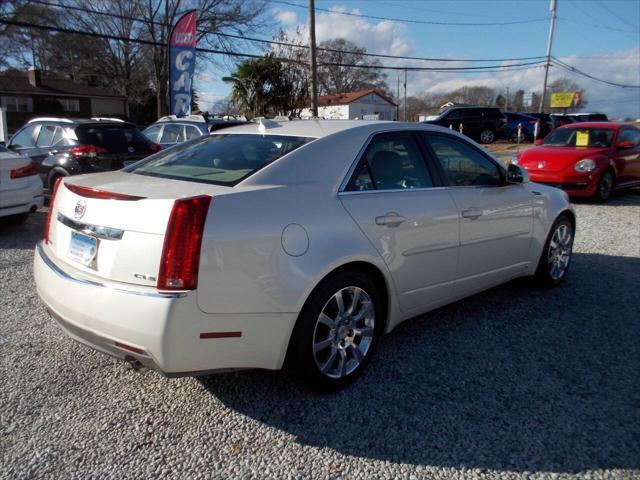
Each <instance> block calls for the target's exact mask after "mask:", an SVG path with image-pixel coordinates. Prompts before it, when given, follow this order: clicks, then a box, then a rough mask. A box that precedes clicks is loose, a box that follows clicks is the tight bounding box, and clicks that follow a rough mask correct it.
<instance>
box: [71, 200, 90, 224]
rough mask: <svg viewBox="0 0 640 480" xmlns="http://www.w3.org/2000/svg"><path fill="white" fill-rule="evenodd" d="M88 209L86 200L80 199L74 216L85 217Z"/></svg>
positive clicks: (77, 217) (77, 218)
mask: <svg viewBox="0 0 640 480" xmlns="http://www.w3.org/2000/svg"><path fill="white" fill-rule="evenodd" d="M86 211H87V202H85V201H84V200H78V203H76V208H75V209H74V210H73V216H74V217H76V220H79V219H81V218H82V217H84V214H85V212H86Z"/></svg>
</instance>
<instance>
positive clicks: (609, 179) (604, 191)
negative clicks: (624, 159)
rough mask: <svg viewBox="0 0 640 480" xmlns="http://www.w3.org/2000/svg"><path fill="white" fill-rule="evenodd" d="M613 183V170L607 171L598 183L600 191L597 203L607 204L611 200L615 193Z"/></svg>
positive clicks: (597, 194) (597, 195)
mask: <svg viewBox="0 0 640 480" xmlns="http://www.w3.org/2000/svg"><path fill="white" fill-rule="evenodd" d="M613 181H614V179H613V173H612V172H611V170H606V171H605V172H604V173H603V174H602V176H601V177H600V181H599V182H598V189H597V190H596V194H595V199H596V200H597V201H599V202H606V201H607V200H609V197H610V196H611V193H613Z"/></svg>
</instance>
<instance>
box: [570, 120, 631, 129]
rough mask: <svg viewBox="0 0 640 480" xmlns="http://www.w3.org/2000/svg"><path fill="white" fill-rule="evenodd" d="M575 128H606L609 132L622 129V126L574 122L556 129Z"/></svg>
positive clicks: (612, 123)
mask: <svg viewBox="0 0 640 480" xmlns="http://www.w3.org/2000/svg"><path fill="white" fill-rule="evenodd" d="M577 127H579V128H608V129H610V130H617V129H618V128H620V127H622V125H621V124H619V123H614V122H576V123H569V124H567V125H562V126H561V127H558V128H577Z"/></svg>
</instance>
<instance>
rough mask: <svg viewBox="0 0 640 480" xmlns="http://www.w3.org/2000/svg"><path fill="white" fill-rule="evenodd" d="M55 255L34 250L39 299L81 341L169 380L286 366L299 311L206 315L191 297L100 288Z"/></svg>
mask: <svg viewBox="0 0 640 480" xmlns="http://www.w3.org/2000/svg"><path fill="white" fill-rule="evenodd" d="M50 255H51V253H50V251H49V249H48V247H47V246H45V245H44V244H43V243H42V242H40V243H39V244H38V245H37V246H36V251H35V258H34V277H35V281H36V287H37V290H38V294H39V295H40V298H41V299H42V300H43V302H44V303H45V304H46V306H47V309H48V310H49V312H50V313H51V316H52V317H53V318H54V319H55V320H56V321H57V323H58V324H59V325H60V326H61V327H62V329H63V330H64V331H65V332H66V333H67V334H68V335H69V336H70V337H71V338H73V339H75V340H77V341H79V342H80V343H83V344H85V345H87V346H89V347H92V348H94V349H96V350H98V351H101V352H103V353H106V354H108V355H111V356H113V357H116V358H119V359H122V360H126V361H129V362H132V363H135V364H137V365H142V366H144V367H147V368H150V369H153V370H157V371H159V372H160V373H162V374H163V375H166V376H182V375H197V374H203V373H209V372H212V371H216V370H228V369H242V368H265V369H279V368H281V367H282V363H283V361H284V357H285V354H286V349H287V346H288V342H289V337H290V335H291V331H292V329H293V325H294V323H295V321H296V318H297V314H295V313H277V314H247V315H244V314H234V315H228V314H224V315H223V314H220V315H217V314H205V313H204V312H202V311H201V310H200V309H199V308H198V306H197V302H196V295H195V294H193V292H175V293H166V294H165V293H161V292H158V291H157V290H155V289H151V288H144V287H135V286H133V285H125V284H121V283H100V282H96V281H94V280H91V279H87V278H83V277H82V276H80V275H79V274H80V272H72V271H70V268H68V267H64V269H63V268H61V267H60V266H59V265H58V264H57V263H56V262H55V261H54V260H53V259H52V258H51V256H50Z"/></svg>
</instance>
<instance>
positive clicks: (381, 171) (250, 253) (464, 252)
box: [34, 120, 575, 391]
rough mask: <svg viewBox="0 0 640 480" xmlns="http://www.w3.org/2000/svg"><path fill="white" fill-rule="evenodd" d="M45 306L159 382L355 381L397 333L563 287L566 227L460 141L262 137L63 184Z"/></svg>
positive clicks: (190, 149)
mask: <svg viewBox="0 0 640 480" xmlns="http://www.w3.org/2000/svg"><path fill="white" fill-rule="evenodd" d="M51 205H52V206H51V209H50V220H49V222H48V224H47V229H46V237H45V240H44V241H43V242H41V243H40V244H38V246H37V249H36V256H35V266H34V271H35V279H36V284H37V287H38V292H39V294H40V296H41V298H42V299H43V301H44V302H45V303H46V304H47V306H48V309H49V311H50V312H51V314H52V316H53V317H54V318H55V319H56V321H57V322H58V323H59V324H60V325H61V326H62V328H63V329H64V330H65V331H66V332H67V333H68V334H69V335H70V336H71V337H72V338H74V339H76V340H78V341H80V342H83V343H85V344H87V345H89V346H91V347H93V348H96V349H98V350H100V351H102V352H104V353H107V354H110V355H113V356H116V357H118V358H121V359H124V360H127V361H129V362H131V363H132V364H134V365H136V366H143V367H148V368H152V369H155V370H157V371H159V372H161V373H163V374H165V375H168V376H178V375H195V374H202V373H208V372H211V371H215V370H220V369H239V368H264V369H280V368H282V367H283V366H284V367H287V368H288V369H289V370H290V371H291V372H293V373H294V374H295V375H296V376H297V377H298V378H300V379H302V380H303V381H304V382H306V383H307V384H309V385H310V386H312V387H313V388H316V389H319V390H324V391H327V390H336V389H339V388H342V387H344V386H346V385H347V384H349V383H351V382H352V381H353V380H354V379H356V378H357V377H358V376H359V375H360V374H361V373H362V371H363V370H364V369H365V367H366V365H367V364H368V363H369V361H370V359H371V356H372V355H373V353H374V351H375V348H376V346H377V344H378V342H379V341H380V340H381V338H382V336H383V334H384V333H386V332H389V331H391V330H392V329H393V328H394V327H396V326H397V325H398V324H399V323H400V322H402V321H404V320H406V319H409V318H411V317H414V316H416V315H419V314H422V313H424V312H427V311H429V310H432V309H434V308H437V307H440V306H442V305H445V304H448V303H451V302H454V301H456V300H460V299H462V298H464V297H467V296H469V295H472V294H474V293H477V292H480V291H482V290H485V289H487V288H491V287H493V286H495V285H498V284H500V283H502V282H506V281H509V280H511V279H514V278H517V277H524V276H535V277H537V279H538V280H539V281H540V282H542V283H543V284H545V285H548V286H553V285H557V284H559V283H561V282H562V281H563V280H564V278H565V276H566V274H567V271H568V269H569V265H570V261H571V254H572V245H573V237H574V231H575V215H574V212H573V210H572V208H571V206H570V204H569V202H568V199H567V196H566V195H565V194H564V193H563V192H562V191H560V190H557V189H555V188H551V187H546V186H543V185H537V184H534V183H529V182H528V178H527V173H526V171H524V170H523V169H521V168H520V167H519V166H517V165H509V167H508V168H505V167H504V166H503V165H502V164H501V163H500V162H499V161H497V160H496V159H495V158H493V157H492V156H491V155H490V154H488V153H487V152H486V151H485V150H484V149H483V148H481V147H479V146H478V145H476V144H475V143H473V142H472V141H470V140H469V139H468V138H467V137H464V136H462V135H460V134H458V133H457V132H453V131H451V130H449V129H445V128H441V127H437V126H431V125H425V124H408V123H393V122H365V121H315V120H309V121H289V122H275V121H269V120H264V121H260V122H257V123H252V124H246V125H243V126H238V127H233V128H229V129H226V130H224V131H223V132H219V133H213V134H211V135H209V136H207V137H203V138H201V139H198V140H194V141H193V142H190V143H189V144H184V145H179V146H176V147H175V148H172V149H169V150H166V151H162V152H159V153H157V154H155V155H153V156H151V157H149V158H148V159H145V160H143V161H141V162H139V163H137V164H135V165H133V166H131V167H128V168H126V169H124V170H122V171H118V172H109V173H100V174H94V175H84V176H76V177H72V178H67V179H64V180H63V181H62V182H61V183H59V184H58V186H57V188H56V192H55V193H54V198H53V199H52V201H51Z"/></svg>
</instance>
